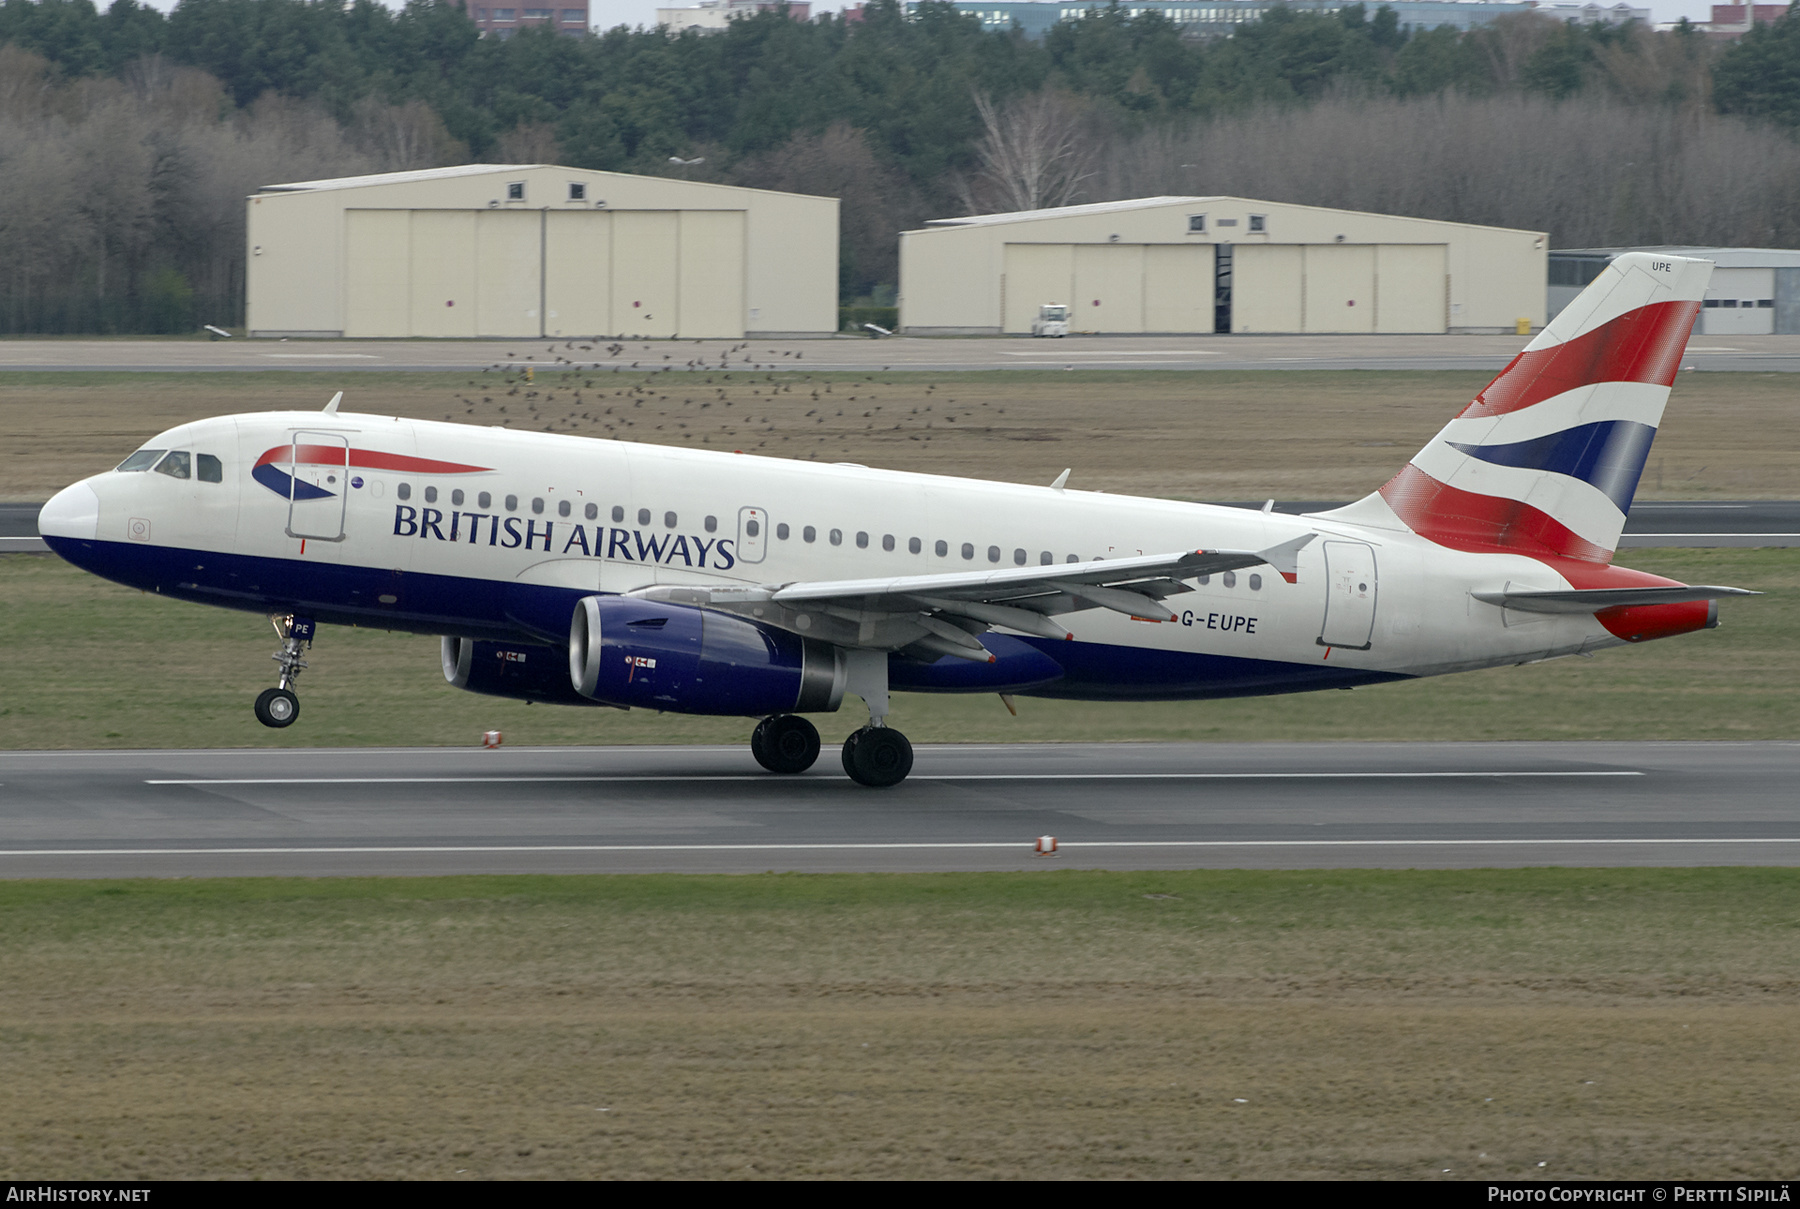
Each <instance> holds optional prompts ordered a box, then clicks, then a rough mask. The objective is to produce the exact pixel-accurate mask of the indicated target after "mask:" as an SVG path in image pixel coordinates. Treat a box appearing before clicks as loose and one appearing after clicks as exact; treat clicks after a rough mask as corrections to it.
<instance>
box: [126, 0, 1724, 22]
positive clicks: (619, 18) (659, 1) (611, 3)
mask: <svg viewBox="0 0 1800 1209" xmlns="http://www.w3.org/2000/svg"><path fill="white" fill-rule="evenodd" d="M383 2H384V3H387V5H388V7H389V8H398V7H400V5H399V4H397V3H394V2H393V0H383ZM691 2H697V0H588V18H589V19H590V20H591V21H592V22H593V23H594V24H595V25H597V26H599V27H600V28H602V29H611V28H612V27H613V26H615V25H650V24H652V23H653V22H655V20H656V10H657V9H658V8H662V7H683V6H684V5H686V4H688V3H691ZM1617 2H1618V0H1601V3H1603V4H1610V3H1617ZM1627 2H1628V3H1632V4H1642V3H1644V0H1627ZM147 3H149V4H151V5H152V6H154V7H156V8H160V9H162V10H163V11H164V12H167V11H169V10H170V9H172V8H174V7H175V0H147ZM1365 3H1368V5H1369V11H1370V12H1373V11H1374V10H1375V9H1376V8H1378V7H1380V3H1379V0H1372V2H1371V0H1365ZM1649 3H1650V11H1651V12H1652V13H1654V14H1655V16H1656V20H1658V21H1674V20H1677V19H1679V18H1681V17H1686V18H1687V19H1688V20H1690V21H1705V20H1709V19H1710V18H1711V16H1712V8H1711V4H1710V0H1649ZM101 7H105V5H104V4H102V5H101ZM845 7H848V6H847V4H846V3H844V0H815V3H814V4H813V12H814V13H815V14H816V13H825V12H833V13H834V12H837V11H839V10H840V9H843V8H845Z"/></svg>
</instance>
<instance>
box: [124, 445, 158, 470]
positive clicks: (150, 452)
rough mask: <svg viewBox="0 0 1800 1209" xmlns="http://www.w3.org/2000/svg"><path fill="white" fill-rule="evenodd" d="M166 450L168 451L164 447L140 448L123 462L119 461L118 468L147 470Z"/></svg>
mask: <svg viewBox="0 0 1800 1209" xmlns="http://www.w3.org/2000/svg"><path fill="white" fill-rule="evenodd" d="M167 452H168V451H167V450H165V449H140V450H138V451H137V452H136V453H134V454H132V455H131V456H130V457H128V458H126V459H125V460H124V461H123V462H120V463H119V465H118V469H120V470H148V469H150V467H152V466H154V465H156V459H157V458H160V457H161V456H162V455H163V454H165V453H167Z"/></svg>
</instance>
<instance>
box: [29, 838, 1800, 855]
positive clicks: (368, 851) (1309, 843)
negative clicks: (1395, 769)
mask: <svg viewBox="0 0 1800 1209" xmlns="http://www.w3.org/2000/svg"><path fill="white" fill-rule="evenodd" d="M1602 844H1625V845H1638V846H1642V845H1668V844H1800V836H1774V837H1768V836H1763V837H1750V838H1745V839H1730V838H1711V837H1709V838H1699V839H1671V838H1637V839H1523V840H1058V848H1059V850H1069V849H1076V848H1503V847H1509V848H1521V847H1527V846H1531V845H1536V846H1540V847H1542V846H1555V845H1561V846H1564V847H1568V846H1585V847H1592V846H1595V845H1602ZM975 848H980V849H1017V850H1019V851H1020V852H1029V851H1031V844H1030V842H1028V841H1024V840H976V841H969V842H945V843H893V844H887V843H844V844H500V845H493V844H420V845H412V844H398V845H374V844H367V845H357V846H355V847H297V848H39V849H31V848H18V849H10V850H3V851H0V858H5V857H13V856H358V855H362V856H392V855H397V854H401V853H408V852H414V853H476V854H482V853H488V854H493V853H509V852H518V853H524V852H851V851H872V850H880V851H896V850H926V849H929V850H934V851H935V850H942V849H975Z"/></svg>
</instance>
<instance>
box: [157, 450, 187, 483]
mask: <svg viewBox="0 0 1800 1209" xmlns="http://www.w3.org/2000/svg"><path fill="white" fill-rule="evenodd" d="M156 473H158V474H166V475H168V476H169V477H170V478H172V479H185V478H187V477H188V453H187V450H185V449H171V450H169V452H168V454H167V455H166V456H165V457H164V458H163V460H162V461H160V462H158V463H157V464H156Z"/></svg>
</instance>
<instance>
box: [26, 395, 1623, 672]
mask: <svg viewBox="0 0 1800 1209" xmlns="http://www.w3.org/2000/svg"><path fill="white" fill-rule="evenodd" d="M297 434H298V435H297ZM309 442H321V443H323V445H324V447H327V448H335V447H336V445H335V444H334V443H345V444H347V446H348V447H349V448H353V449H355V450H357V451H359V455H360V453H363V452H369V451H373V454H375V455H379V456H375V457H373V460H374V461H376V462H379V463H380V465H365V466H356V465H352V466H351V467H350V468H349V470H348V471H347V472H346V471H344V470H343V469H342V468H341V467H340V466H333V465H330V464H329V459H328V460H327V464H326V465H324V466H318V465H314V466H310V467H307V466H293V465H288V466H286V467H285V469H289V470H293V471H294V472H295V477H296V478H298V479H299V480H300V481H301V482H302V483H305V482H307V481H309V477H308V476H326V477H331V476H336V475H338V474H345V475H346V477H348V478H350V479H351V482H350V483H347V484H345V483H338V482H336V481H335V477H333V481H332V482H330V483H329V484H327V483H325V482H324V478H323V477H320V478H319V479H318V483H319V489H320V490H321V491H322V492H327V493H329V494H328V498H325V499H322V500H313V501H305V500H299V499H295V498H290V496H291V495H292V494H294V493H291V492H289V491H287V489H286V488H285V487H283V488H281V489H280V490H277V489H276V488H274V487H271V486H270V485H268V483H266V482H264V481H260V480H259V479H258V478H256V477H253V474H252V473H251V471H252V468H253V467H256V466H257V463H258V460H259V459H265V460H266V459H267V458H268V457H270V456H271V454H272V453H273V452H274V451H276V450H278V449H280V448H281V447H291V446H293V445H295V444H296V443H299V444H301V445H306V444H308V443H309ZM148 447H154V448H159V449H160V448H168V449H184V450H191V451H193V452H194V453H195V454H196V455H199V454H201V453H205V454H209V455H211V456H213V457H216V458H218V459H220V462H221V464H222V466H223V473H222V475H221V476H220V481H218V482H203V481H200V479H199V478H197V477H191V478H188V479H177V478H171V477H169V476H167V475H165V474H160V473H155V472H150V473H144V472H118V471H113V472H108V473H105V474H100V475H97V476H94V477H93V478H90V479H87V480H85V482H84V483H83V484H78V485H77V487H75V488H71V489H70V492H77V491H79V490H81V489H82V488H85V489H87V490H90V491H91V492H92V495H93V497H94V499H95V501H96V507H95V508H94V510H93V511H94V518H93V527H92V541H91V542H90V543H89V547H90V549H91V553H90V554H89V555H87V556H84V555H83V554H81V553H79V552H71V549H72V548H68V547H65V546H64V545H59V546H58V549H59V550H62V551H63V552H64V553H65V554H66V555H68V556H69V557H71V558H72V560H73V561H76V562H78V563H80V564H81V565H83V566H87V567H88V568H89V569H90V570H94V571H95V572H97V573H99V574H102V575H107V576H109V577H111V578H115V579H119V580H121V581H122V582H127V583H132V584H134V585H135V586H140V587H147V588H152V589H154V590H157V591H162V592H165V593H168V594H171V595H177V596H183V597H186V598H189V599H195V600H203V601H206V602H208V603H214V604H221V605H226V606H230V607H237V608H244V609H256V610H262V611H271V610H275V611H280V610H287V611H294V610H305V611H307V612H309V613H310V614H313V615H316V616H318V617H319V619H320V620H323V621H337V622H347V623H353V624H367V625H383V626H386V627H387V628H392V629H408V630H417V631H421V632H430V633H441V634H451V635H466V636H483V637H498V636H506V637H514V638H520V639H524V640H528V641H538V642H550V641H554V640H555V638H556V634H555V631H554V621H555V618H556V617H557V616H558V615H559V612H560V615H561V616H562V617H563V619H564V621H563V625H564V628H565V630H566V618H567V611H566V608H567V606H566V601H568V600H570V599H574V598H576V597H578V596H580V595H585V594H592V593H624V592H630V591H632V590H634V589H639V588H643V587H646V586H649V585H652V584H666V585H693V586H703V585H711V586H717V585H721V584H733V583H736V584H745V585H755V584H777V585H778V584H789V583H794V582H799V581H815V580H832V581H837V580H851V579H865V578H875V577H882V576H895V577H898V576H907V575H923V574H932V573H941V572H951V571H968V570H980V569H990V568H1001V567H1011V566H1014V565H1016V564H1023V565H1037V564H1041V563H1043V562H1045V561H1049V562H1053V563H1059V564H1060V563H1064V562H1070V561H1078V562H1079V561H1088V560H1094V559H1112V558H1121V557H1127V556H1132V555H1138V554H1157V553H1162V552H1167V551H1180V550H1184V549H1187V550H1191V549H1196V548H1235V549H1247V550H1262V549H1267V548H1270V547H1272V546H1276V545H1278V544H1279V543H1281V542H1283V541H1287V540H1290V539H1293V538H1296V537H1300V536H1303V535H1305V534H1309V533H1310V534H1315V535H1317V537H1316V540H1314V541H1312V542H1311V543H1310V544H1308V545H1307V546H1305V547H1304V548H1303V549H1302V550H1301V552H1300V555H1299V564H1298V571H1297V576H1296V581H1295V582H1293V583H1289V582H1287V581H1286V580H1285V579H1284V578H1283V577H1282V576H1281V575H1279V574H1276V573H1274V572H1273V571H1272V570H1270V569H1269V568H1267V567H1264V568H1261V569H1260V570H1258V569H1252V570H1249V571H1238V572H1235V573H1232V574H1225V575H1213V576H1210V577H1206V578H1205V581H1204V582H1198V581H1190V583H1189V586H1190V587H1191V589H1192V590H1191V591H1188V592H1184V593H1180V594H1177V595H1174V596H1170V597H1168V598H1167V599H1166V601H1165V603H1166V604H1167V605H1168V606H1169V607H1170V609H1171V611H1172V612H1174V613H1175V614H1177V615H1178V617H1179V620H1178V621H1177V622H1174V623H1167V622H1163V623H1153V622H1145V621H1138V620H1133V619H1131V618H1128V617H1126V616H1123V615H1121V614H1119V613H1116V612H1110V611H1107V610H1105V609H1099V608H1094V609H1087V610H1084V611H1081V612H1077V613H1072V614H1067V615H1064V616H1063V617H1061V618H1059V620H1060V621H1062V622H1064V623H1065V624H1066V625H1067V628H1068V630H1069V631H1070V632H1071V633H1072V634H1073V637H1074V642H1075V643H1076V644H1079V645H1080V648H1081V649H1083V650H1085V651H1086V652H1087V656H1086V658H1084V660H1083V661H1082V663H1083V668H1084V670H1083V671H1082V673H1081V674H1080V675H1079V676H1074V675H1072V677H1071V680H1070V682H1069V683H1067V684H1065V685H1063V686H1061V687H1059V688H1056V689H1053V690H1052V691H1054V692H1056V693H1059V694H1063V695H1072V696H1089V695H1094V696H1109V697H1132V696H1146V697H1157V696H1175V695H1180V696H1204V695H1211V694H1210V693H1209V692H1207V691H1205V690H1204V689H1203V688H1200V687H1199V686H1197V685H1195V684H1193V683H1192V677H1191V676H1190V677H1188V678H1187V679H1186V680H1183V679H1182V678H1181V677H1175V678H1173V679H1171V680H1169V681H1167V682H1164V681H1161V680H1158V679H1157V676H1156V674H1155V670H1154V669H1155V668H1156V667H1157V665H1158V661H1159V660H1162V659H1174V660H1179V659H1181V658H1182V657H1184V656H1203V657H1209V658H1210V659H1213V660H1223V661H1232V662H1236V661H1253V663H1254V665H1256V666H1263V665H1283V667H1284V668H1286V669H1288V670H1289V671H1291V673H1292V680H1293V683H1292V685H1291V687H1292V688H1296V689H1298V688H1307V687H1329V686H1331V684H1332V683H1333V682H1334V681H1332V680H1330V679H1328V678H1321V673H1322V672H1325V671H1327V670H1329V671H1330V672H1332V673H1336V674H1338V675H1348V674H1350V673H1361V675H1360V676H1352V677H1351V681H1352V682H1357V681H1366V680H1369V679H1383V678H1388V677H1393V676H1422V675H1432V674H1437V673H1443V672H1450V671H1458V670H1464V669H1469V668H1477V667H1484V666H1493V665H1498V664H1508V663H1520V662H1527V661H1531V660H1537V659H1544V658H1550V657H1554V656H1559V655H1567V654H1574V653H1577V652H1582V651H1587V650H1593V649H1597V648H1600V647H1605V646H1611V645H1616V644H1618V643H1619V642H1620V639H1618V638H1615V637H1614V636H1613V635H1612V634H1611V633H1609V632H1608V630H1607V629H1606V628H1605V627H1604V626H1603V625H1601V624H1600V623H1599V622H1598V621H1596V620H1595V618H1594V617H1593V616H1592V615H1591V614H1574V615H1571V614H1563V615H1545V614H1535V615H1527V614H1518V613H1515V612H1513V611H1511V610H1503V609H1501V608H1499V607H1496V606H1494V605H1490V604H1485V603H1482V602H1480V601H1477V600H1475V599H1473V598H1472V597H1471V595H1470V593H1471V592H1474V591H1488V592H1497V591H1502V590H1508V589H1513V590H1516V589H1519V588H1534V589H1559V588H1563V587H1567V586H1568V584H1567V582H1566V581H1565V580H1564V579H1563V577H1562V576H1560V575H1559V574H1557V573H1556V572H1555V571H1554V570H1553V569H1552V568H1551V567H1550V566H1549V565H1547V564H1546V563H1545V562H1543V561H1540V560H1538V559H1535V558H1530V557H1526V556H1523V555H1514V554H1504V553H1495V554H1489V553H1465V552H1459V551H1456V550H1452V549H1447V548H1445V547H1443V546H1439V545H1435V544H1433V543H1430V542H1427V541H1425V540H1423V539H1421V538H1419V537H1417V536H1416V535H1414V534H1412V533H1411V532H1408V531H1406V530H1404V529H1402V528H1394V529H1384V528H1371V527H1366V526H1361V525H1354V524H1349V523H1346V522H1344V521H1341V520H1334V519H1332V518H1330V517H1322V516H1306V517H1299V516H1289V515H1282V514H1274V513H1263V512H1257V511H1251V510H1247V509H1239V508H1226V507H1218V506H1211V505H1202V504H1190V503H1180V502H1176V501H1170V500H1158V499H1147V498H1138V497H1129V496H1115V495H1107V494H1103V493H1096V492H1087V491H1073V490H1056V489H1053V488H1050V487H1035V486H1021V485H1017V484H1009V483H991V482H982V481H977V480H972V479H963V478H951V477H945V476H937V475H927V474H911V473H900V472H896V471H886V470H874V469H869V468H866V467H862V466H854V465H844V464H839V465H827V464H816V463H810V462H799V461H785V460H779V459H774V458H767V457H758V456H752V455H745V454H737V453H727V452H708V451H700V450H692V449H683V448H670V447H664V446H654V445H638V444H629V443H621V442H615V441H604V440H594V439H591V438H584V437H573V436H560V435H552V434H540V433H529V432H519V431H514V430H508V429H499V428H476V427H472V426H467V425H457V424H446V423H436V422H429V421H420V420H403V419H396V418H393V417H386V416H374V415H361V414H349V413H346V414H322V413H318V412H303V413H265V414H249V415H239V416H230V417H222V418H218V419H211V420H204V421H199V422H196V423H193V424H187V425H183V426H181V427H179V428H176V429H172V430H170V431H169V432H166V433H163V434H161V435H160V436H158V437H157V438H156V439H155V440H154V441H152V442H150V443H149V446H148ZM286 460H287V461H291V459H286ZM277 461H282V459H277ZM444 467H451V469H444ZM262 473H264V474H265V475H267V474H269V473H270V471H268V470H263V471H262ZM271 481H279V480H278V479H277V480H271ZM65 494H67V493H65ZM62 498H63V497H59V500H60V499H62ZM82 498H83V499H85V498H86V497H82ZM65 511H68V509H65ZM80 536H83V537H85V536H87V535H86V533H82V534H80ZM209 568H210V569H209ZM521 600H530V601H532V602H534V603H532V604H531V605H530V606H519V605H516V602H518V601H521ZM509 602H514V603H509ZM545 619H548V620H545ZM1002 632H1005V631H1004V627H1002ZM1035 641H1037V642H1039V643H1040V644H1041V643H1042V641H1043V640H1041V639H1040V640H1035ZM1365 644H1366V649H1358V648H1364V647H1365ZM1044 649H1046V650H1047V651H1049V652H1050V653H1051V654H1052V655H1053V656H1055V655H1057V652H1058V650H1059V649H1060V648H1056V647H1055V646H1054V644H1052V645H1050V646H1045V648H1044ZM1070 649H1075V648H1070ZM1109 652H1111V653H1112V654H1111V655H1109ZM1109 660H1110V664H1109ZM1204 662H1205V661H1202V663H1203V664H1204ZM1109 665H1111V666H1117V667H1118V668H1119V669H1120V672H1119V675H1118V677H1117V682H1116V683H1107V682H1106V672H1105V671H1104V669H1105V668H1106V667H1107V666H1109ZM1196 666H1201V665H1199V664H1197V665H1196ZM1206 666H1210V664H1206ZM1285 678H1287V677H1286V673H1282V674H1278V675H1276V676H1274V677H1273V678H1271V677H1270V676H1268V675H1262V676H1260V677H1258V678H1252V680H1249V681H1243V682H1241V683H1240V682H1237V681H1233V680H1232V678H1231V677H1229V676H1227V677H1226V678H1225V679H1226V680H1227V681H1228V682H1230V683H1226V684H1222V685H1221V686H1220V691H1221V692H1222V693H1224V694H1230V693H1233V692H1245V691H1248V692H1273V691H1282V687H1280V685H1279V682H1280V681H1282V680H1283V679H1285ZM1178 683H1179V684H1187V685H1188V687H1187V688H1186V689H1185V690H1182V691H1177V690H1176V688H1175V687H1171V686H1174V685H1177V684H1178ZM1234 684H1235V685H1236V687H1233V685H1234ZM1139 690H1141V691H1139Z"/></svg>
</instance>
